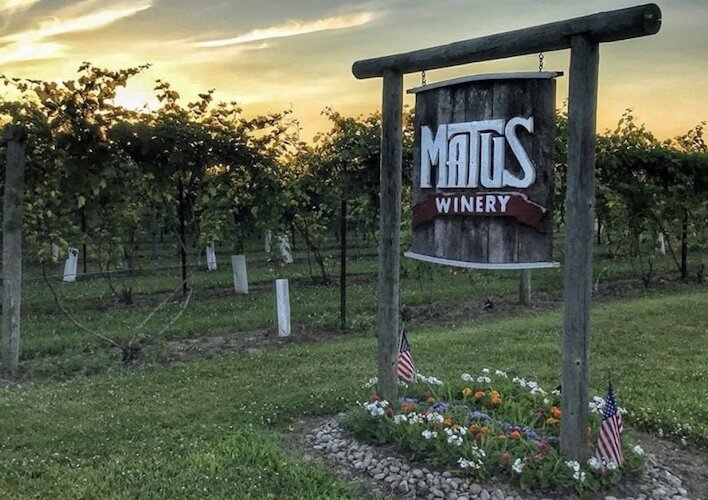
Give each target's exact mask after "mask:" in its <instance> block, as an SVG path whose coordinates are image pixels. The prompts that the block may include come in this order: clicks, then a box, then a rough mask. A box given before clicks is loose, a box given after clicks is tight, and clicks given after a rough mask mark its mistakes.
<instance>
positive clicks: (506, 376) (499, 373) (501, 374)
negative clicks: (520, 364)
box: [494, 370, 509, 378]
mask: <svg viewBox="0 0 708 500" xmlns="http://www.w3.org/2000/svg"><path fill="white" fill-rule="evenodd" d="M494 375H499V376H500V377H504V378H509V376H508V375H507V374H506V372H503V371H501V370H495V372H494Z"/></svg>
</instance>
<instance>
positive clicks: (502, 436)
mask: <svg viewBox="0 0 708 500" xmlns="http://www.w3.org/2000/svg"><path fill="white" fill-rule="evenodd" d="M497 441H506V435H504V434H499V435H498V436H497Z"/></svg>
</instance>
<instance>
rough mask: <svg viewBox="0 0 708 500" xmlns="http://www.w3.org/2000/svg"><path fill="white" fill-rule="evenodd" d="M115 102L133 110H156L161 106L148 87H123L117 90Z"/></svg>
mask: <svg viewBox="0 0 708 500" xmlns="http://www.w3.org/2000/svg"><path fill="white" fill-rule="evenodd" d="M114 102H115V104H116V105H117V106H122V107H124V108H126V109H130V110H132V111H155V110H156V109H158V108H159V107H160V102H159V101H158V100H157V97H155V95H154V94H153V93H152V92H151V91H149V90H146V89H136V88H126V87H121V88H119V89H118V90H117V91H116V97H115V99H114Z"/></svg>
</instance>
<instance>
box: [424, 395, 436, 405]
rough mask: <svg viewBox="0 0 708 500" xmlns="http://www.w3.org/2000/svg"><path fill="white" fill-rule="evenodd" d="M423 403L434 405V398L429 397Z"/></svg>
mask: <svg viewBox="0 0 708 500" xmlns="http://www.w3.org/2000/svg"><path fill="white" fill-rule="evenodd" d="M425 402H426V403H431V404H432V403H434V402H435V398H434V397H433V396H430V397H429V398H428V399H426V400H425Z"/></svg>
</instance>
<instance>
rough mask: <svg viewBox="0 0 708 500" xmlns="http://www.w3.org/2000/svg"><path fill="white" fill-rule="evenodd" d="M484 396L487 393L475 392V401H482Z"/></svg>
mask: <svg viewBox="0 0 708 500" xmlns="http://www.w3.org/2000/svg"><path fill="white" fill-rule="evenodd" d="M486 395H487V393H486V392H484V391H477V392H475V393H474V397H475V399H482V398H483V397H484V396H486Z"/></svg>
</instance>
